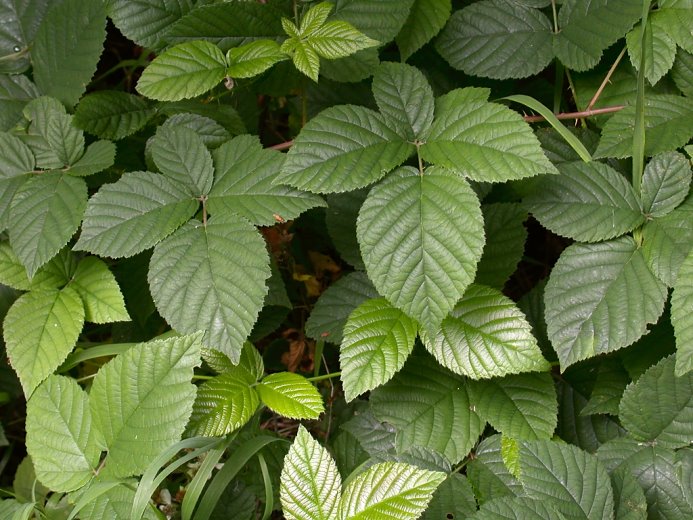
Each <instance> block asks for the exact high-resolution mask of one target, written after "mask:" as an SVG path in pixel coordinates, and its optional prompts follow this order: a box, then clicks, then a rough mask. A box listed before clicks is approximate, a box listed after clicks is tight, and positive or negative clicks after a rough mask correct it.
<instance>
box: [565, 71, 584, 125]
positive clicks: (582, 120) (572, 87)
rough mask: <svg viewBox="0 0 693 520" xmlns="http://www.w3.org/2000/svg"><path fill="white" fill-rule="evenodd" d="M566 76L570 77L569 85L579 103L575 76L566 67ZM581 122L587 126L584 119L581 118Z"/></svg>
mask: <svg viewBox="0 0 693 520" xmlns="http://www.w3.org/2000/svg"><path fill="white" fill-rule="evenodd" d="M565 77H566V78H568V87H570V92H571V94H573V99H574V100H575V101H576V103H575V104H576V105H577V90H575V84H574V83H573V76H571V74H570V71H569V70H568V69H565ZM580 124H581V125H582V126H583V127H584V126H587V124H586V123H585V120H584V119H580Z"/></svg>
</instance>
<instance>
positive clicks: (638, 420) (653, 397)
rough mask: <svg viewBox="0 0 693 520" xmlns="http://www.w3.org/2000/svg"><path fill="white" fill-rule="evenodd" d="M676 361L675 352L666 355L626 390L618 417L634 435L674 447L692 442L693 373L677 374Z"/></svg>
mask: <svg viewBox="0 0 693 520" xmlns="http://www.w3.org/2000/svg"><path fill="white" fill-rule="evenodd" d="M689 314H690V309H689ZM675 364H676V360H675V357H674V356H669V357H667V358H665V359H663V360H662V361H660V362H659V363H657V364H656V365H654V366H653V367H651V368H650V369H649V370H648V371H647V372H645V373H644V374H643V375H642V376H640V378H639V379H638V380H637V381H635V382H634V383H631V384H630V385H628V387H627V388H626V390H625V392H623V397H622V398H621V404H620V408H619V412H620V413H619V418H620V419H621V423H622V424H623V426H624V427H625V428H626V429H627V430H628V432H629V433H630V434H631V436H632V437H633V438H635V439H637V440H639V441H649V442H652V443H653V444H656V445H657V446H661V447H664V448H672V449H675V448H682V447H685V446H688V445H689V444H690V442H691V434H690V432H691V427H693V374H691V373H688V374H684V375H682V376H680V377H677V376H676V375H675V374H674V367H675Z"/></svg>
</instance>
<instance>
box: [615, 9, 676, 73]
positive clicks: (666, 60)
mask: <svg viewBox="0 0 693 520" xmlns="http://www.w3.org/2000/svg"><path fill="white" fill-rule="evenodd" d="M661 14H662V13H659V12H657V11H655V12H653V13H650V15H649V16H648V18H647V24H646V28H645V39H644V41H642V42H641V41H640V33H641V31H642V27H641V25H640V24H639V25H637V26H636V27H635V28H633V30H631V31H630V32H629V33H628V34H627V35H626V44H627V45H628V57H629V58H630V62H631V63H632V64H633V67H634V68H635V70H639V69H640V56H641V55H642V54H643V47H644V49H645V50H644V54H645V77H646V78H647V81H649V82H650V84H651V85H654V84H655V83H657V82H658V81H659V80H660V79H662V77H663V76H664V75H665V74H666V73H667V72H669V70H670V69H671V67H672V65H673V64H674V58H675V57H676V42H675V41H674V40H673V39H672V38H671V37H670V36H669V30H668V28H667V24H666V20H665V19H664V18H663V17H662V16H661Z"/></svg>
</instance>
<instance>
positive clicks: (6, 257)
mask: <svg viewBox="0 0 693 520" xmlns="http://www.w3.org/2000/svg"><path fill="white" fill-rule="evenodd" d="M60 261H61V258H60V256H56V257H55V258H53V260H51V261H50V262H48V263H47V264H46V265H44V266H43V267H41V268H40V269H39V270H38V271H36V274H35V275H34V277H33V278H32V279H31V280H29V278H28V277H27V275H26V269H25V268H24V266H23V265H22V263H21V262H20V261H19V258H17V255H15V254H14V251H12V248H11V247H10V244H9V242H7V241H2V242H0V284H3V285H7V286H8V287H12V288H13V289H17V290H18V291H29V290H36V289H57V288H59V287H62V286H63V285H65V284H66V283H67V282H69V281H70V280H69V275H68V276H66V275H65V274H64V273H61V272H60V269H59V268H58V269H54V268H53V267H57V266H56V265H55V264H58V263H60ZM54 263H55V264H54Z"/></svg>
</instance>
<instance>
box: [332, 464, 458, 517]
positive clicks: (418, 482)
mask: <svg viewBox="0 0 693 520" xmlns="http://www.w3.org/2000/svg"><path fill="white" fill-rule="evenodd" d="M445 477H446V474H445V473H441V472H440V471H428V470H423V469H418V468H416V467H415V466H410V465H408V464H403V463H399V462H383V463H380V464H375V465H374V466H371V467H370V468H368V470H366V471H365V472H363V473H361V474H360V475H359V476H357V477H356V478H355V479H354V480H352V481H351V482H350V483H349V484H348V485H347V486H346V487H345V489H344V494H343V495H342V498H341V500H340V501H339V517H338V518H339V520H367V519H369V518H393V519H395V518H396V519H398V520H415V519H416V518H419V516H420V515H421V513H423V512H424V510H425V509H426V507H427V506H428V503H429V502H430V501H431V498H432V496H433V493H434V492H435V490H436V488H437V487H438V486H439V485H440V484H441V483H442V482H443V481H444V480H445Z"/></svg>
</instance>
